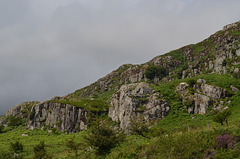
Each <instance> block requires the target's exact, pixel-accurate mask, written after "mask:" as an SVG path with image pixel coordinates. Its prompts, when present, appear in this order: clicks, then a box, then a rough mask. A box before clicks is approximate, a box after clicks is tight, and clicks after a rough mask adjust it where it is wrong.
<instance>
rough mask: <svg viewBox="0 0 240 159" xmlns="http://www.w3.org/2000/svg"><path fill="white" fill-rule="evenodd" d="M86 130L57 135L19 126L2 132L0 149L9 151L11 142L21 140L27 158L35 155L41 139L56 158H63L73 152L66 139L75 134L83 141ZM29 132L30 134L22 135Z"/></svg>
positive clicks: (77, 138) (78, 139)
mask: <svg viewBox="0 0 240 159" xmlns="http://www.w3.org/2000/svg"><path fill="white" fill-rule="evenodd" d="M84 133H86V132H85V131H83V132H80V133H76V134H63V133H61V134H60V135H55V134H53V133H48V132H47V130H40V129H36V130H33V131H31V130H29V129H26V128H24V127H18V128H16V129H14V130H12V131H9V132H7V133H3V134H0V151H9V148H10V143H11V142H14V141H20V142H21V143H22V144H23V146H24V151H23V153H22V155H23V156H24V158H26V159H30V158H32V157H33V154H34V152H33V147H34V146H35V145H37V144H39V142H40V141H44V142H45V144H46V150H47V152H48V153H49V154H51V155H52V156H53V158H56V159H61V158H62V159H63V158H65V157H67V156H68V155H69V154H70V155H72V153H69V152H68V148H67V147H66V140H67V139H70V138H71V137H73V136H75V137H76V140H77V141H78V142H81V141H83V136H84ZM22 134H27V135H28V136H22Z"/></svg>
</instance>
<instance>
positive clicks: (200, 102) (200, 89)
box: [176, 79, 226, 114]
mask: <svg viewBox="0 0 240 159" xmlns="http://www.w3.org/2000/svg"><path fill="white" fill-rule="evenodd" d="M197 83H198V84H195V85H194V86H193V87H192V88H189V85H188V84H187V83H186V82H182V83H180V84H179V85H178V86H177V87H176V91H177V92H178V93H179V94H180V96H181V97H182V103H183V105H185V106H187V109H188V113H191V114H205V113H206V112H207V109H208V108H209V106H210V105H213V103H214V102H216V101H217V100H218V99H220V98H225V97H226V90H225V89H222V88H220V87H216V86H212V85H208V84H205V83H206V80H204V79H198V80H197ZM188 88H189V89H188ZM190 91H191V92H190ZM218 107H219V105H218Z"/></svg>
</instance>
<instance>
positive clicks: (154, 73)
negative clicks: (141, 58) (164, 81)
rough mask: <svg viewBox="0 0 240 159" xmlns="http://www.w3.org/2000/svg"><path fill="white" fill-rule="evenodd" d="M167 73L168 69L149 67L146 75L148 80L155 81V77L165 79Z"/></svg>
mask: <svg viewBox="0 0 240 159" xmlns="http://www.w3.org/2000/svg"><path fill="white" fill-rule="evenodd" d="M166 72H167V71H166V69H164V68H163V67H159V66H155V65H150V66H148V68H147V69H146V71H145V73H144V74H145V76H146V77H147V78H148V79H150V80H153V79H154V78H155V77H160V78H162V77H164V76H165V75H166Z"/></svg>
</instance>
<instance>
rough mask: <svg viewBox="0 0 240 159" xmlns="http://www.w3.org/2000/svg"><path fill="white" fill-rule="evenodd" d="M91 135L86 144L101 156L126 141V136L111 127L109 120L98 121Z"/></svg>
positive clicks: (94, 123) (93, 124)
mask: <svg viewBox="0 0 240 159" xmlns="http://www.w3.org/2000/svg"><path fill="white" fill-rule="evenodd" d="M89 131H90V132H89V133H88V134H87V135H86V136H85V140H86V143H87V144H88V145H89V146H91V147H92V148H94V149H95V150H96V151H97V154H99V155H105V154H107V153H109V152H110V150H111V149H112V148H113V147H115V146H116V145H117V144H119V143H120V142H122V141H123V140H124V139H125V134H124V133H123V132H122V131H120V130H119V129H118V128H116V127H113V126H111V123H110V122H109V121H108V120H104V119H98V120H96V121H95V122H93V123H92V126H91V127H90V129H89Z"/></svg>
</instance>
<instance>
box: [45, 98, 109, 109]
mask: <svg viewBox="0 0 240 159" xmlns="http://www.w3.org/2000/svg"><path fill="white" fill-rule="evenodd" d="M49 102H53V103H62V104H70V105H72V106H76V107H80V108H84V109H87V110H90V111H106V110H107V109H108V108H109V105H108V103H107V102H106V101H105V100H101V99H64V100H50V101H49Z"/></svg>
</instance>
